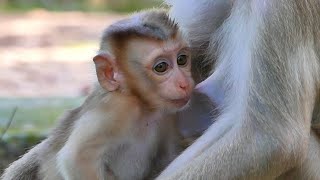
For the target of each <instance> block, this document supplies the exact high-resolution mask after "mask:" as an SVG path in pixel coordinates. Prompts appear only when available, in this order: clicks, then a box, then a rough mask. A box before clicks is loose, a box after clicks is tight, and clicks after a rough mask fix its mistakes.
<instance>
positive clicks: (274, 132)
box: [159, 0, 320, 180]
mask: <svg viewBox="0 0 320 180" xmlns="http://www.w3.org/2000/svg"><path fill="white" fill-rule="evenodd" d="M169 4H172V5H173V7H172V16H173V17H174V18H176V20H177V21H178V23H179V24H180V26H182V28H184V30H185V31H186V33H187V34H188V35H189V36H190V39H191V40H192V42H193V43H194V46H196V47H199V46H200V45H203V46H202V47H204V48H205V50H204V51H203V52H205V53H206V58H207V59H209V60H214V61H213V62H212V63H213V64H215V68H214V69H213V74H212V75H211V76H210V77H209V79H208V80H207V81H205V82H203V83H202V84H200V85H199V86H198V88H199V90H200V91H203V92H205V93H206V94H208V96H209V97H210V98H211V99H213V100H214V99H215V97H214V96H215V94H216V92H223V93H221V94H223V97H224V98H223V99H222V100H220V102H219V103H218V104H220V106H219V108H220V110H221V114H220V116H219V117H218V119H217V121H216V123H214V124H213V125H212V126H211V127H210V128H209V129H208V130H207V131H206V132H205V133H204V134H203V136H201V137H200V138H199V139H198V140H197V141H196V142H195V143H194V144H193V145H192V146H190V147H189V148H188V149H187V150H186V151H185V152H184V153H182V155H181V156H179V157H178V158H177V159H176V160H175V161H174V162H173V163H172V164H171V165H169V167H168V168H167V169H166V170H165V171H164V172H163V173H162V175H161V176H160V177H159V179H183V180H185V179H276V178H279V179H285V178H287V179H320V140H319V133H318V135H317V134H316V131H317V130H319V124H320V118H319V114H318V111H319V103H320V101H319V100H316V99H318V98H319V95H320V90H319V82H320V80H319V79H320V70H319V64H320V60H319V57H320V44H319V43H320V31H319V30H320V1H319V0H212V1H209V0H207V1H195V0H189V1H187V2H186V1H182V0H173V1H169ZM185 9H188V12H189V13H188V14H186V13H185ZM191 17H192V18H191ZM208 44H209V46H208ZM313 111H314V113H313ZM317 128H318V129H317ZM318 132H319V131H318ZM191 159H192V160H191Z"/></svg>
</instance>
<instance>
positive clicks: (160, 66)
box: [153, 61, 169, 74]
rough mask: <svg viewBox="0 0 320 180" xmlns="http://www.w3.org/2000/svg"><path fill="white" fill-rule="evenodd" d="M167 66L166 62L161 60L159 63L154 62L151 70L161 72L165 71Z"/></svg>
mask: <svg viewBox="0 0 320 180" xmlns="http://www.w3.org/2000/svg"><path fill="white" fill-rule="evenodd" d="M168 66H169V65H168V63H166V62H163V61H162V62H160V63H157V64H155V65H154V66H153V70H154V71H155V72H157V73H160V74H161V73H164V72H166V71H167V69H168Z"/></svg>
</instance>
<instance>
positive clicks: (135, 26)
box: [93, 11, 194, 111]
mask: <svg viewBox="0 0 320 180" xmlns="http://www.w3.org/2000/svg"><path fill="white" fill-rule="evenodd" d="M93 60H94V62H95V65H96V70H97V76H98V80H99V83H100V85H101V87H103V88H104V89H105V90H107V91H110V92H111V91H113V92H120V93H122V94H126V95H129V96H136V97H138V99H139V100H141V102H142V103H144V104H146V105H148V107H150V108H155V109H159V108H160V109H164V110H170V111H176V110H178V109H180V108H182V107H183V106H185V105H186V104H187V102H188V101H189V98H190V94H191V91H192V89H193V87H194V81H193V79H192V77H191V62H190V61H191V59H190V50H189V47H188V43H187V42H186V41H185V40H184V39H183V38H182V35H181V33H180V32H179V30H178V27H177V25H176V24H175V23H174V22H173V21H172V20H170V19H169V18H168V16H167V14H166V12H165V11H147V12H142V13H138V14H136V15H134V16H132V17H131V18H128V19H125V20H122V21H119V22H117V23H115V24H113V25H111V26H110V27H108V28H107V29H106V30H105V31H104V34H103V36H102V41H101V44H100V51H99V53H98V55H96V56H95V57H94V59H93Z"/></svg>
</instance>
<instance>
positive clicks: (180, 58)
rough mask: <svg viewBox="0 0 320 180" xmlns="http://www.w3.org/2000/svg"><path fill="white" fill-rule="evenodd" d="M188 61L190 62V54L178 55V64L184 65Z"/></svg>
mask: <svg viewBox="0 0 320 180" xmlns="http://www.w3.org/2000/svg"><path fill="white" fill-rule="evenodd" d="M187 62H188V56H187V55H184V54H181V55H179V56H178V58H177V64H178V65H179V66H184V65H186V64H187Z"/></svg>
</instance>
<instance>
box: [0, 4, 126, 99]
mask: <svg viewBox="0 0 320 180" xmlns="http://www.w3.org/2000/svg"><path fill="white" fill-rule="evenodd" d="M123 17H124V15H119V14H105V13H103V14H88V13H81V12H66V13H53V12H47V11H43V10H35V11H32V12H28V13H23V14H0V97H45V96H73V97H74V96H81V95H84V94H86V93H87V92H88V90H89V89H90V88H91V86H92V84H93V83H94V81H95V74H94V66H93V63H92V60H91V59H92V57H93V56H94V54H95V52H96V51H97V49H98V43H99V37H100V35H101V32H102V30H103V28H105V27H106V26H107V25H109V24H110V23H112V22H114V21H116V20H118V19H120V18H123Z"/></svg>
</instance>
